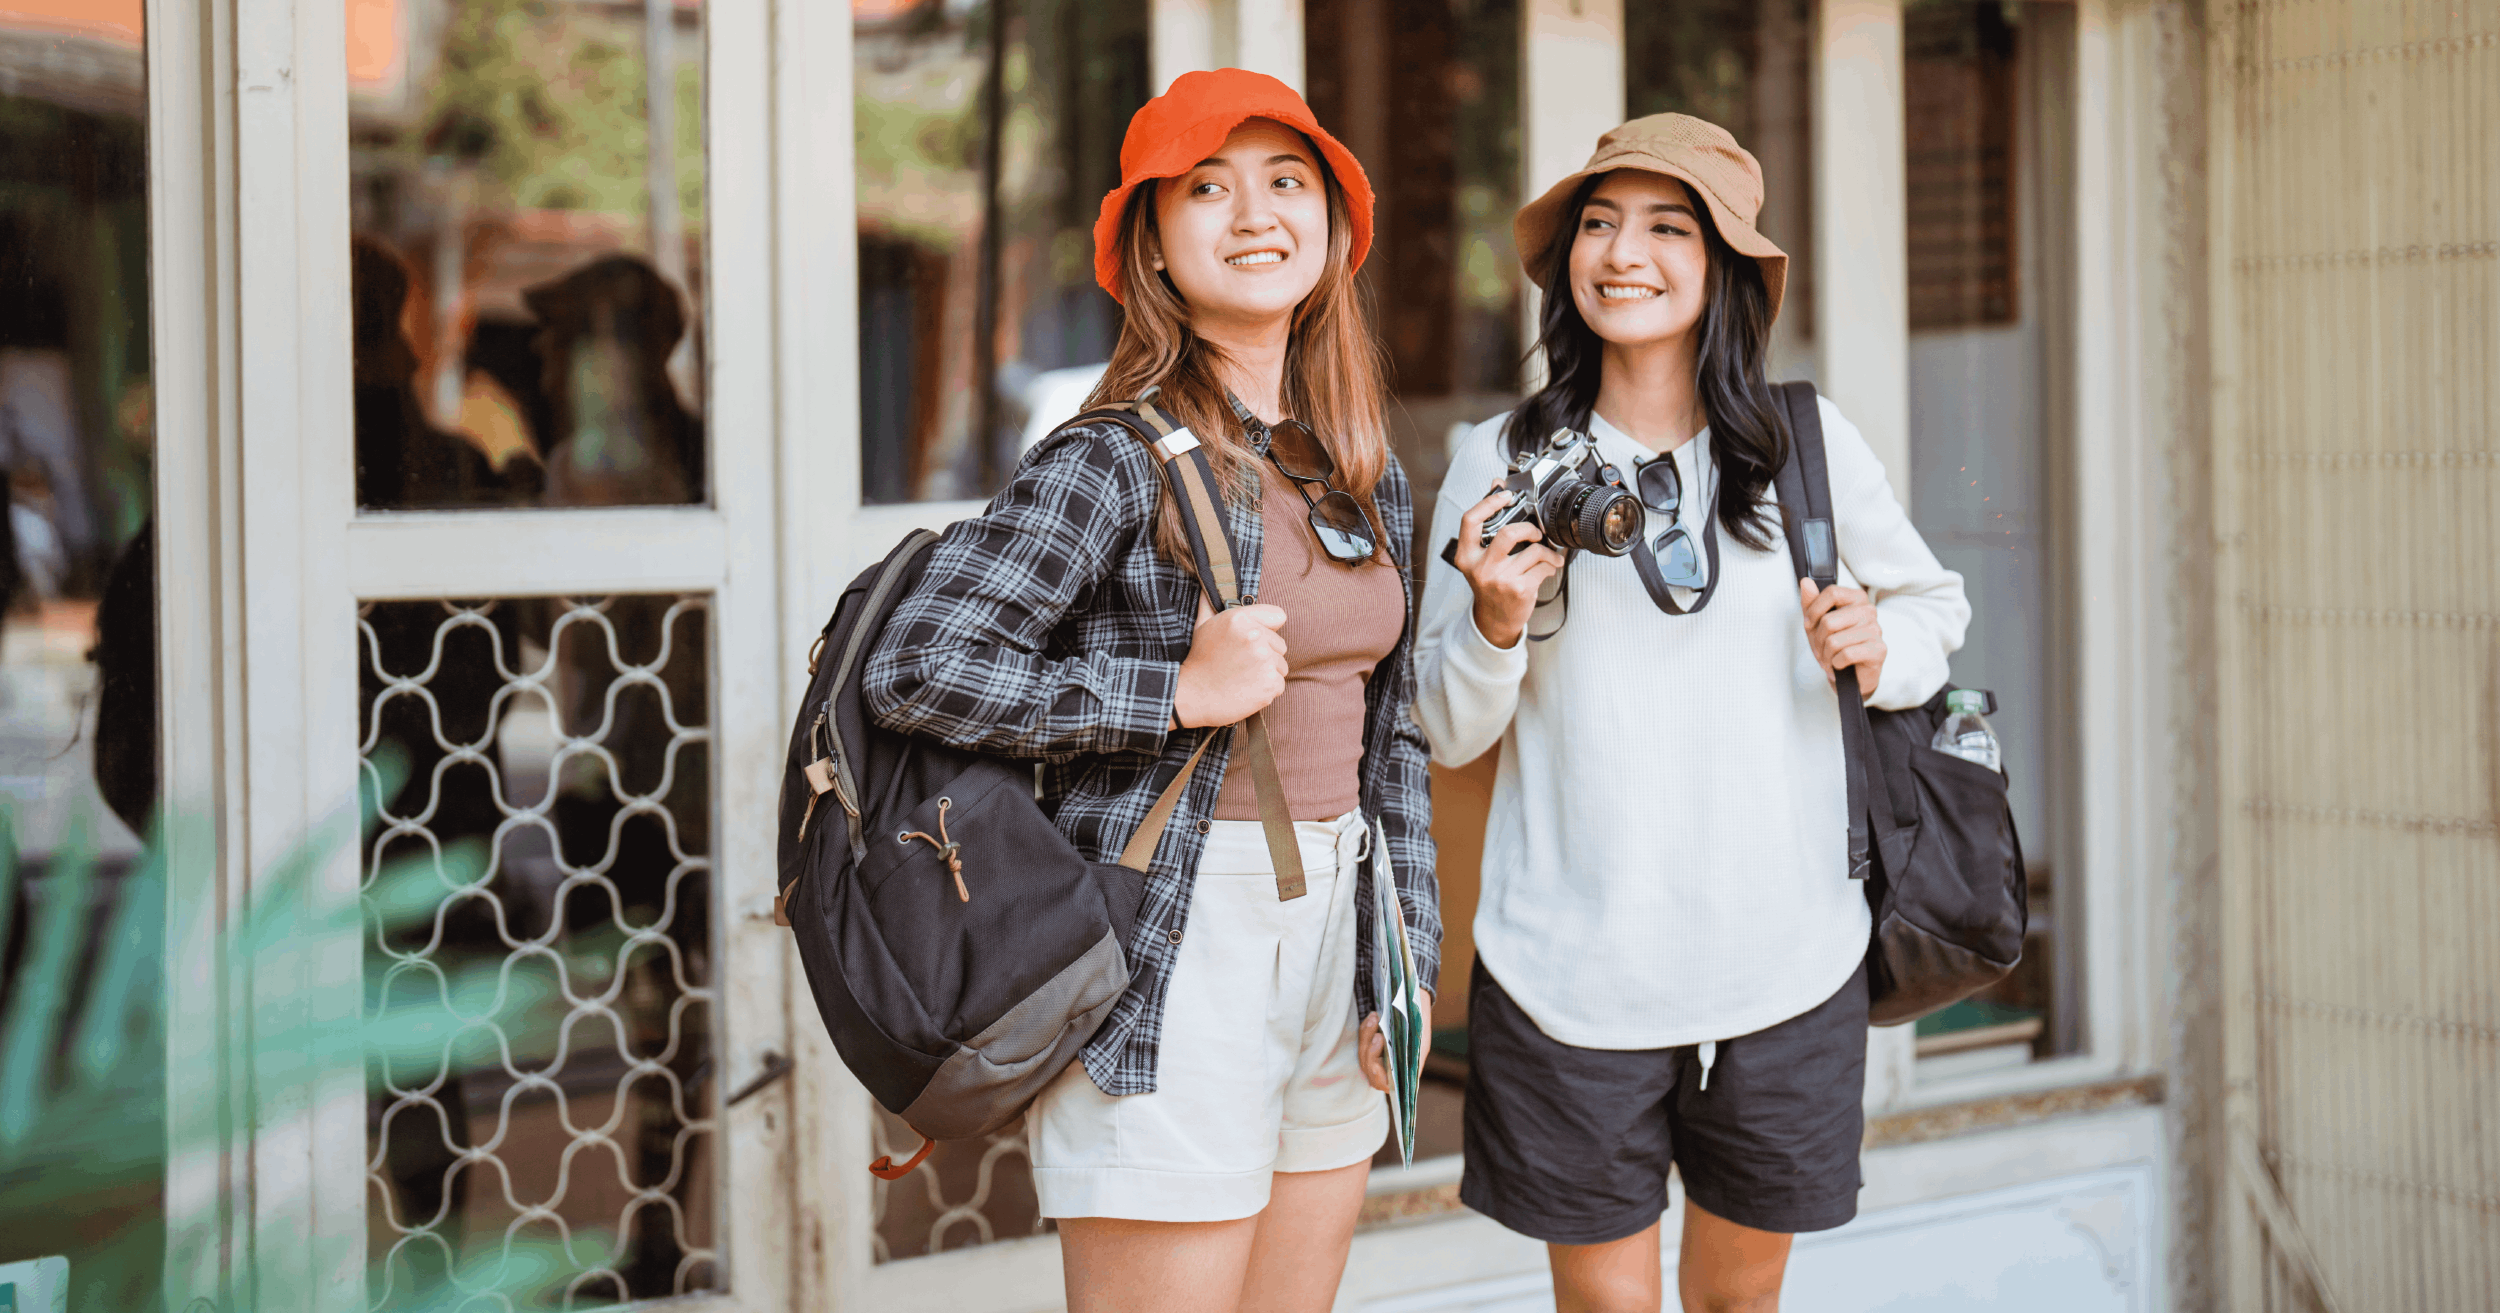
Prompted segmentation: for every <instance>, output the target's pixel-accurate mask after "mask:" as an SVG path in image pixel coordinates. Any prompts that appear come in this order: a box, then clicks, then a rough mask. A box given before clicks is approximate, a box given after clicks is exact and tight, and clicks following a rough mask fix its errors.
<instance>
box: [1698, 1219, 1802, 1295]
mask: <svg viewBox="0 0 2500 1313" xmlns="http://www.w3.org/2000/svg"><path fill="white" fill-rule="evenodd" d="M1795 1238H1796V1237H1794V1236H1789V1235H1783V1234H1781V1233H1779V1232H1777V1231H1757V1230H1755V1229H1753V1228H1752V1227H1750V1226H1740V1225H1738V1224H1737V1223H1734V1222H1731V1221H1729V1220H1727V1219H1726V1218H1724V1217H1719V1216H1716V1215H1714V1214H1712V1213H1711V1212H1710V1211H1709V1210H1707V1209H1705V1208H1703V1207H1702V1206H1701V1205H1700V1204H1697V1203H1694V1202H1693V1197H1692V1196H1691V1195H1689V1194H1688V1195H1686V1196H1684V1249H1683V1257H1682V1258H1681V1259H1679V1260H1678V1261H1677V1263H1676V1265H1675V1289H1676V1293H1677V1294H1679V1295H1681V1296H1683V1299H1684V1313H1779V1306H1780V1282H1781V1280H1782V1279H1784V1278H1785V1277H1786V1276H1787V1275H1788V1245H1789V1242H1790V1241H1792V1240H1794V1239H1795Z"/></svg>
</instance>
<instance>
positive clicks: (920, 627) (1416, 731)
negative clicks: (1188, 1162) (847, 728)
mask: <svg viewBox="0 0 2500 1313" xmlns="http://www.w3.org/2000/svg"><path fill="white" fill-rule="evenodd" d="M1163 486H1164V485H1163V475H1162V472H1161V471H1160V470H1159V469H1158V468H1157V467H1156V464H1155V460H1154V457H1153V454H1152V453H1151V452H1150V451H1148V449H1147V447H1146V445H1145V443H1143V442H1141V441H1140V440H1139V439H1138V438H1137V436H1136V435H1135V434H1134V433H1133V432H1131V431H1130V430H1129V429H1127V428H1124V427H1122V426H1121V425H1119V424H1117V423H1113V422H1110V421H1099V420H1098V421H1093V422H1090V423H1085V424H1078V425H1072V426H1070V427H1069V428H1066V429H1063V430H1061V431H1060V432H1059V433H1058V434H1056V435H1054V436H1053V437H1052V438H1051V439H1050V440H1048V441H1046V442H1044V443H1042V444H1040V445H1039V446H1037V447H1035V448H1034V449H1033V450H1032V451H1031V452H1029V453H1027V454H1026V456H1025V458H1024V460H1023V462H1022V463H1021V464H1020V465H1019V466H1018V467H1017V470H1016V473H1015V477H1014V479H1013V480H1012V481H1010V482H1009V484H1008V485H1007V487H1006V489H1005V490H1003V491H1001V492H1000V493H999V494H998V495H997V496H996V497H994V498H992V499H991V501H990V504H989V507H988V509H987V510H985V511H984V512H983V513H982V514H980V515H979V516H976V517H974V518H972V519H969V520H964V521H960V522H958V523H956V524H955V525H953V526H951V527H949V528H948V529H947V531H946V533H945V535H944V537H943V538H942V539H941V540H940V541H939V543H938V545H937V548H936V549H935V551H934V552H933V554H932V555H931V557H930V559H929V566H928V570H927V572H926V573H925V574H924V575H923V576H922V577H921V580H920V583H919V585H918V586H917V587H916V588H915V589H914V590H913V591H912V592H911V594H910V595H909V596H907V597H906V598H904V599H903V601H902V602H901V603H900V604H899V605H898V606H897V607H896V609H895V611H894V615H893V618H892V619H891V620H890V621H889V622H888V623H887V625H886V628H885V632H884V633H883V634H882V635H880V636H879V639H878V642H877V646H876V647H875V649H874V650H873V651H872V652H871V654H870V656H869V660H868V668H867V671H866V673H865V676H864V681H863V691H864V692H865V693H866V695H867V699H868V704H869V709H870V711H871V712H872V714H874V715H875V716H876V717H877V719H878V721H879V722H880V723H882V724H884V725H885V726H886V727H887V728H889V729H893V730H896V731H899V732H903V733H909V734H920V735H924V736H926V737H929V738H932V739H936V740H938V741H940V742H944V743H949V744H953V745H955V746H957V747H962V748H967V749H972V750H975V751H981V752H988V753H994V754H996V755H998V756H1002V757H1020V758H1032V759H1037V760H1039V761H1042V762H1044V763H1047V765H1046V767H1045V769H1044V770H1043V772H1042V775H1043V786H1042V792H1043V798H1042V806H1043V808H1044V809H1045V810H1047V811H1049V812H1050V813H1051V814H1052V815H1053V816H1054V817H1055V818H1056V819H1057V822H1058V825H1059V830H1060V832H1061V833H1062V834H1065V835H1066V836H1067V837H1068V839H1069V841H1070V842H1072V843H1073V844H1075V845H1076V848H1077V850H1078V851H1079V852H1081V853H1083V854H1084V855H1085V857H1086V858H1087V859H1088V860H1091V861H1097V862H1116V861H1118V860H1119V858H1120V850H1121V849H1122V848H1123V847H1124V846H1126V844H1127V843H1128V839H1129V836H1130V835H1131V834H1133V833H1134V832H1135V831H1136V829H1137V827H1138V826H1139V825H1140V824H1141V823H1143V822H1144V820H1145V817H1146V810H1147V808H1148V807H1150V806H1152V805H1153V802H1154V799H1155V796H1156V795H1157V794H1158V793H1160V792H1161V791H1162V789H1163V788H1164V786H1165V785H1167V784H1168V783H1169V782H1170V781H1171V778H1172V774H1173V772H1175V771H1177V770H1179V769H1180V768H1181V765H1182V763H1183V762H1185V761H1186V760H1187V759H1188V757H1189V754H1190V752H1191V751H1192V750H1193V749H1195V748H1196V747H1197V745H1198V741H1199V739H1200V738H1201V737H1203V736H1205V735H1208V734H1214V735H1217V738H1216V740H1215V742H1213V743H1211V744H1209V745H1208V746H1207V755H1206V760H1205V762H1203V763H1201V765H1200V767H1199V769H1198V772H1197V775H1196V777H1195V778H1194V779H1192V780H1191V781H1190V784H1189V787H1188V789H1187V790H1186V791H1185V792H1184V794H1183V797H1182V801H1181V804H1180V808H1179V810H1178V811H1177V812H1176V813H1175V814H1174V816H1173V817H1172V822H1171V825H1170V826H1169V828H1167V829H1166V830H1165V832H1164V835H1163V840H1162V842H1161V844H1160V845H1158V846H1157V848H1156V850H1155V855H1154V859H1153V860H1152V861H1151V862H1150V863H1149V864H1148V868H1149V869H1148V871H1147V875H1146V897H1145V903H1144V905H1143V907H1141V908H1140V909H1139V912H1138V922H1137V932H1136V935H1135V937H1134V942H1133V946H1132V948H1131V950H1130V958H1131V962H1130V971H1131V975H1130V980H1129V987H1128V992H1127V993H1126V994H1125V995H1123V996H1122V997H1121V999H1120V1001H1119V1003H1118V1004H1117V1005H1116V1006H1115V1007H1114V1008H1113V1009H1112V1012H1111V1017H1110V1019H1109V1020H1107V1021H1105V1022H1104V1023H1103V1026H1102V1029H1100V1030H1099V1031H1096V1032H1095V1034H1094V1037H1093V1039H1092V1040H1091V1041H1089V1042H1088V1043H1087V1044H1086V1046H1085V1051H1084V1054H1083V1058H1082V1060H1083V1062H1084V1063H1085V1069H1086V1071H1087V1072H1088V1074H1090V1075H1091V1076H1092V1077H1093V1078H1094V1083H1095V1084H1096V1085H1097V1086H1099V1087H1101V1089H1102V1090H1103V1092H1104V1093H1106V1094H1114V1095H1120V1094H1143V1093H1148V1092H1150V1091H1152V1090H1153V1089H1154V1088H1155V1056H1156V1052H1157V1049H1158V1046H1159V1045H1160V1044H1161V1042H1162V1038H1163V1008H1164V995H1165V991H1166V989H1167V987H1168V986H1169V984H1170V982H1171V977H1172V963H1173V961H1174V960H1175V959H1176V958H1177V957H1178V956H1179V950H1178V948H1177V947H1176V945H1175V940H1176V939H1177V937H1178V936H1179V935H1180V933H1181V932H1182V931H1183V929H1184V928H1185V927H1186V925H1187V922H1188V919H1189V903H1190V889H1191V887H1192V884H1193V882H1194V880H1195V878H1196V875H1197V869H1198V857H1199V854H1200V853H1201V852H1202V851H1203V850H1204V848H1205V846H1206V836H1207V830H1208V825H1209V821H1208V818H1211V817H1213V816H1214V815H1215V800H1216V794H1217V793H1218V792H1219V791H1220V790H1221V789H1222V787H1223V781H1224V767H1225V762H1226V759H1227V757H1228V756H1229V753H1230V749H1231V746H1232V737H1233V736H1232V734H1231V733H1230V732H1229V731H1228V730H1222V729H1185V730H1169V729H1167V728H1166V727H1167V726H1169V725H1170V724H1171V720H1172V699H1173V695H1174V693H1175V692H1176V691H1177V688H1178V686H1179V681H1180V667H1181V659H1182V658H1183V657H1185V656H1187V655H1188V653H1189V645H1190V640H1191V636H1192V631H1193V628H1194V621H1195V618H1196V615H1197V608H1198V581H1197V577H1196V575H1195V574H1194V573H1193V572H1192V571H1190V570H1188V569H1186V568H1184V567H1183V566H1181V565H1179V564H1177V563H1175V562H1173V561H1171V560H1169V559H1166V558H1165V557H1164V556H1163V554H1162V553H1161V552H1159V551H1157V550H1156V549H1155V543H1154V535H1153V533H1152V532H1151V529H1150V526H1151V524H1152V522H1153V517H1154V514H1155V511H1156V508H1157V507H1158V505H1159V504H1160V499H1161V496H1162V492H1163ZM1373 500H1374V503H1375V504H1376V505H1377V507H1378V509H1379V512H1380V518H1381V521H1382V523H1383V526H1384V527H1385V528H1386V529H1387V530H1388V533H1387V535H1386V537H1387V539H1388V541H1387V542H1386V543H1384V544H1383V546H1384V547H1386V548H1387V549H1388V550H1389V552H1390V554H1391V555H1392V557H1393V558H1394V559H1395V560H1396V562H1397V565H1398V574H1399V578H1400V580H1401V582H1402V583H1403V584H1404V586H1405V588H1406V593H1407V619H1406V625H1405V628H1404V629H1403V630H1402V631H1401V632H1400V633H1399V635H1398V642H1397V647H1396V648H1395V650H1393V651H1392V652H1391V653H1390V654H1389V656H1388V657H1387V658H1386V659H1384V660H1383V661H1382V662H1381V663H1380V665H1379V666H1378V667H1377V668H1376V669H1374V670H1373V671H1372V675H1371V678H1370V680H1369V681H1368V682H1367V683H1366V685H1365V687H1364V690H1363V703H1364V723H1363V765H1362V772H1363V775H1362V800H1363V810H1364V813H1365V814H1366V815H1368V816H1372V817H1377V818H1378V819H1379V821H1380V823H1381V826H1382V828H1383V829H1384V830H1385V831H1386V832H1387V834H1388V839H1389V844H1388V847H1389V856H1390V857H1391V859H1392V862H1393V867H1394V869H1395V871H1396V872H1397V883H1398V899H1399V903H1400V905H1401V906H1402V908H1403V909H1404V911H1405V916H1406V924H1407V932H1408V935H1409V937H1410V938H1411V940H1412V942H1413V945H1414V952H1415V965H1416V969H1417V971H1418V972H1420V973H1421V978H1422V979H1423V980H1425V981H1430V980H1432V979H1434V978H1435V976H1436V975H1437V974H1438V972H1439V970H1440V960H1441V909H1440V892H1439V889H1440V887H1439V885H1438V884H1437V883H1436V881H1435V879H1434V876H1433V846H1432V795H1431V774H1430V766H1429V750H1428V749H1427V748H1426V746H1425V743H1424V737H1423V730H1422V728H1421V727H1420V726H1419V725H1418V724H1417V722H1416V720H1415V718H1414V715H1413V707H1414V702H1415V671H1414V663H1413V654H1414V644H1415V620H1414V590H1413V582H1412V573H1411V563H1410V562H1409V561H1408V560H1407V559H1406V557H1407V554H1408V550H1409V544H1410V543H1411V542H1412V541H1413V539H1414V526H1415V511H1414V504H1413V494H1412V493H1411V491H1410V490H1409V487H1408V484H1407V481H1406V474H1405V471H1404V470H1402V469H1400V468H1399V466H1398V463H1397V461H1396V459H1395V458H1394V457H1392V458H1391V459H1390V462H1389V468H1388V471H1387V473H1386V474H1384V475H1383V476H1382V478H1381V480H1380V485H1379V487H1378V488H1377V489H1376V490H1375V491H1374V493H1373ZM1230 518H1231V520H1232V525H1233V538H1234V540H1235V541H1234V544H1233V552H1234V563H1235V566H1236V569H1237V571H1238V573H1239V576H1240V581H1241V589H1242V593H1243V596H1244V597H1245V598H1248V597H1255V596H1256V595H1257V593H1258V587H1259V561H1260V548H1261V541H1262V537H1263V535H1262V533H1261V525H1260V516H1259V511H1258V493H1257V490H1256V489H1255V487H1254V488H1252V489H1251V490H1250V491H1249V493H1248V496H1247V498H1246V499H1245V500H1244V501H1243V502H1241V503H1237V504H1236V505H1234V506H1233V507H1232V508H1231V510H1230ZM1372 869H1375V868H1374V864H1372V863H1366V864H1365V875H1364V880H1365V881H1366V884H1365V886H1364V887H1363V888H1361V889H1358V890H1357V891H1356V895H1357V896H1356V902H1355V905H1356V906H1357V907H1358V908H1360V909H1362V915H1361V916H1360V917H1359V919H1358V922H1357V926H1356V933H1357V936H1358V939H1357V944H1358V948H1357V965H1356V968H1355V994H1356V998H1357V1006H1358V1007H1359V1008H1362V1009H1363V1010H1365V1011H1368V1010H1369V1002H1368V999H1369V994H1370V990H1369V988H1368V984H1367V982H1369V981H1370V979H1371V970H1372V952H1371V942H1372V940H1371V933H1372V931H1371V921H1372V918H1371V915H1370V911H1371V906H1372V903H1371V893H1370V888H1369V885H1368V881H1369V878H1370V875H1369V872H1370V871H1371V870H1372Z"/></svg>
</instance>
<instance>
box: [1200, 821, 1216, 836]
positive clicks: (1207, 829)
mask: <svg viewBox="0 0 2500 1313" xmlns="http://www.w3.org/2000/svg"><path fill="white" fill-rule="evenodd" d="M1214 830H1215V822H1213V821H1200V822H1198V833H1200V834H1211V833H1213V832H1214Z"/></svg>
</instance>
